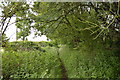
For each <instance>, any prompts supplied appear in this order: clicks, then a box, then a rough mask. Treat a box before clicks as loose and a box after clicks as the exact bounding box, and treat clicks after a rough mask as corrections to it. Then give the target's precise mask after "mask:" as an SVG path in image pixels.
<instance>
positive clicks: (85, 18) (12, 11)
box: [1, 2, 120, 46]
mask: <svg viewBox="0 0 120 80" xmlns="http://www.w3.org/2000/svg"><path fill="white" fill-rule="evenodd" d="M5 4H6V5H5ZM2 8H3V11H2V16H1V17H2V19H1V24H2V25H1V27H2V34H4V32H5V30H6V28H7V27H8V25H9V22H10V20H11V17H13V16H14V17H16V22H15V23H16V26H17V28H18V29H20V32H18V36H19V38H20V37H22V38H23V40H24V39H25V37H26V36H28V35H29V34H30V29H31V28H34V29H36V30H37V31H40V33H37V32H36V35H46V36H47V37H48V38H49V39H51V40H56V41H57V42H60V43H63V44H71V45H74V46H76V45H78V44H79V43H80V42H91V41H97V42H101V41H103V42H104V41H106V40H109V41H113V42H114V41H115V42H117V41H119V40H120V2H64V3H59V2H51V3H46V2H34V3H29V4H28V3H25V2H10V3H3V4H2ZM6 21H7V22H6ZM5 23H6V27H5V28H4V29H3V26H4V25H5Z"/></svg>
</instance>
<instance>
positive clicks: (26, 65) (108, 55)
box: [2, 43, 120, 78]
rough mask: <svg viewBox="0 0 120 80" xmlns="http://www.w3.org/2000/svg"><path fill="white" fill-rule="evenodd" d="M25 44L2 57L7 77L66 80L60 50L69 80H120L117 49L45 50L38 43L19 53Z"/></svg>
mask: <svg viewBox="0 0 120 80" xmlns="http://www.w3.org/2000/svg"><path fill="white" fill-rule="evenodd" d="M18 44H19V43H18ZM20 44H21V43H20ZM26 44H27V43H26ZM22 45H23V44H22ZM22 45H16V46H17V47H15V46H14V47H13V48H10V49H11V50H8V49H7V50H6V51H5V52H4V53H3V54H2V55H3V56H2V61H3V64H2V66H3V76H4V77H5V78H8V77H12V78H62V73H61V68H60V65H61V63H60V61H59V59H58V53H57V51H59V53H60V58H61V60H62V61H63V63H64V65H65V68H66V70H67V74H68V78H120V77H119V76H120V74H119V73H120V68H119V66H120V64H119V58H118V57H117V56H115V54H114V53H115V51H114V50H113V51H110V50H106V49H103V48H101V49H100V48H99V49H97V48H94V49H93V50H91V49H86V48H85V47H84V46H83V47H81V48H80V49H73V48H70V47H69V46H67V45H62V46H61V47H60V48H59V49H58V48H56V47H54V46H52V47H51V46H44V47H41V46H38V44H37V46H36V44H34V46H36V47H37V49H36V47H34V46H31V47H30V46H28V47H27V49H25V48H26V46H27V45H28V44H27V45H26V46H24V47H22V48H21V49H20V48H19V49H18V50H16V48H18V47H20V46H22ZM29 47H30V48H29ZM23 49H24V50H23ZM42 50H45V51H42Z"/></svg>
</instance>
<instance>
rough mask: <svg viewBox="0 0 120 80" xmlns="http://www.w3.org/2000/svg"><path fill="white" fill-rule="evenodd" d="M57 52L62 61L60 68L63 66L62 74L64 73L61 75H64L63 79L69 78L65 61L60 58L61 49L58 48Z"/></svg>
mask: <svg viewBox="0 0 120 80" xmlns="http://www.w3.org/2000/svg"><path fill="white" fill-rule="evenodd" d="M57 54H58V59H59V61H60V68H61V74H62V76H61V77H62V80H68V74H67V70H66V68H65V65H64V62H63V61H62V60H61V58H60V53H59V49H58V50H57Z"/></svg>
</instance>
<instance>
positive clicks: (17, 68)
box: [3, 50, 60, 79]
mask: <svg viewBox="0 0 120 80" xmlns="http://www.w3.org/2000/svg"><path fill="white" fill-rule="evenodd" d="M3 77H4V78H5V79H8V78H9V77H10V78H59V77H60V68H59V61H58V59H57V58H56V57H55V56H54V55H53V54H49V53H46V52H45V53H43V52H40V51H32V50H31V51H29V52H27V51H19V52H15V51H11V52H8V51H6V52H5V53H4V54H3Z"/></svg>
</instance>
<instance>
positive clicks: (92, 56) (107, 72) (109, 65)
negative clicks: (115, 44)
mask: <svg viewBox="0 0 120 80" xmlns="http://www.w3.org/2000/svg"><path fill="white" fill-rule="evenodd" d="M84 48H85V46H84V47H83V46H82V47H81V49H80V50H75V49H72V48H70V47H69V46H63V47H62V48H60V53H61V55H60V57H61V59H62V60H63V61H64V64H65V67H66V69H67V73H68V77H69V78H120V77H119V76H120V75H119V72H120V68H119V66H120V64H119V57H118V56H115V51H111V50H106V49H100V48H98V49H97V48H95V47H94V49H93V50H90V48H89V49H88V48H87V50H86V48H85V49H84Z"/></svg>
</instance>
